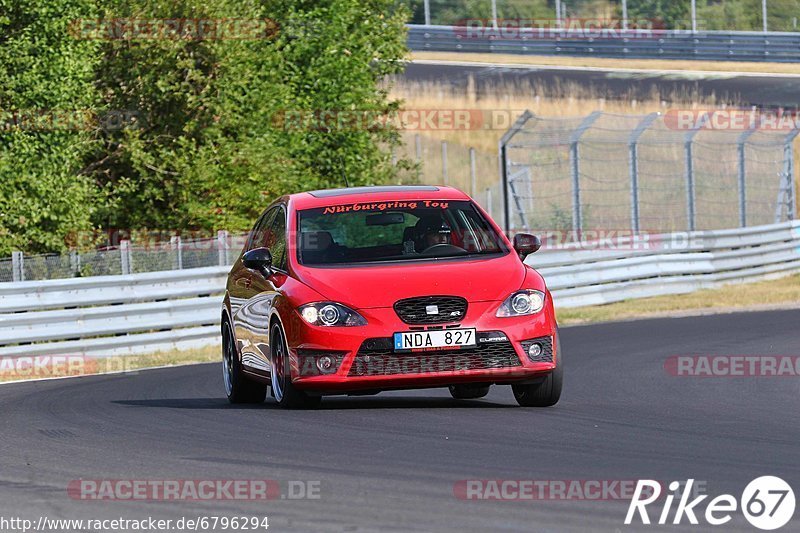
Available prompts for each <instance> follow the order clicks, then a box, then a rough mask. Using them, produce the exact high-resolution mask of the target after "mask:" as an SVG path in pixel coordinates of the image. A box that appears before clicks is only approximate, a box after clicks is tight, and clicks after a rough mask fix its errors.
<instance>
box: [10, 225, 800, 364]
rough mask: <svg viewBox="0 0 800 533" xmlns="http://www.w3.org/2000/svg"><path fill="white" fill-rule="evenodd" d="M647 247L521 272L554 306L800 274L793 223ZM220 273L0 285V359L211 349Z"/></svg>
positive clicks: (534, 261) (582, 251) (545, 259)
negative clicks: (542, 284) (540, 278)
mask: <svg viewBox="0 0 800 533" xmlns="http://www.w3.org/2000/svg"><path fill="white" fill-rule="evenodd" d="M649 242H650V245H649V246H644V247H641V246H633V245H629V243H626V242H625V241H624V240H618V241H616V242H614V243H613V245H612V246H605V245H602V246H601V247H600V248H598V249H593V248H595V246H594V244H593V243H583V244H582V245H571V246H570V247H569V248H567V249H560V250H549V249H543V250H542V251H540V252H539V253H537V254H534V255H531V256H530V257H529V258H528V259H527V263H528V264H530V265H533V266H535V267H536V268H537V269H538V270H539V271H540V272H541V273H542V274H543V275H544V276H545V279H546V280H547V283H548V286H549V287H550V290H551V291H552V292H553V295H554V299H555V303H556V307H575V306H580V305H595V304H603V303H609V302H616V301H620V300H625V299H632V298H642V297H647V296H657V295H663V294H681V293H688V292H692V291H695V290H697V289H702V288H709V287H714V286H717V285H719V284H721V283H731V282H745V281H753V280H756V279H760V278H764V277H769V276H779V275H785V274H787V273H791V272H798V271H800V222H799V221H792V222H786V223H782V224H772V225H768V226H758V227H750V228H743V229H734V230H721V231H706V232H693V233H687V234H680V235H678V234H672V235H664V236H650V238H649ZM676 243H683V244H681V245H679V246H676V245H675V244H676ZM587 248H589V249H587ZM227 270H228V267H210V268H198V269H192V270H179V271H168V272H151V273H146V274H132V275H127V276H98V277H93V278H77V279H64V280H49V281H31V282H21V283H4V284H0V357H15V356H31V355H56V354H57V355H72V354H83V355H88V356H107V355H119V354H127V353H142V352H152V351H157V350H166V349H182V348H192V347H198V346H203V345H209V344H216V343H218V342H219V319H220V306H221V302H222V297H221V296H222V293H223V290H224V285H225V277H226V275H227Z"/></svg>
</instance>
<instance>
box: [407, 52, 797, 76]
mask: <svg viewBox="0 0 800 533" xmlns="http://www.w3.org/2000/svg"><path fill="white" fill-rule="evenodd" d="M411 59H412V60H414V59H423V60H429V61H474V62H478V63H501V64H502V63H505V64H514V65H532V66H533V65H541V66H554V67H590V68H607V69H622V68H627V69H635V70H680V71H694V72H698V71H700V72H746V73H764V74H800V64H797V63H757V62H746V61H694V60H686V61H680V60H670V59H607V58H600V57H553V56H535V55H517V54H471V53H461V52H458V53H456V52H412V53H411Z"/></svg>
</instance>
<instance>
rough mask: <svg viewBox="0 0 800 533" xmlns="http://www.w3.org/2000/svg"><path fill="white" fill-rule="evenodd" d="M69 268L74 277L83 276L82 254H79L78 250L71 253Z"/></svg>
mask: <svg viewBox="0 0 800 533" xmlns="http://www.w3.org/2000/svg"><path fill="white" fill-rule="evenodd" d="M69 268H70V270H71V271H72V276H73V277H78V276H80V275H81V254H79V253H78V250H70V251H69Z"/></svg>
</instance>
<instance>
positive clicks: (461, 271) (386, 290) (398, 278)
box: [297, 253, 528, 309]
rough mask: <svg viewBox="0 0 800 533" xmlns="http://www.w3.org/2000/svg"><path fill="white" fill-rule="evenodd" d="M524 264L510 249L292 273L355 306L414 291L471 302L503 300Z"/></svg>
mask: <svg viewBox="0 0 800 533" xmlns="http://www.w3.org/2000/svg"><path fill="white" fill-rule="evenodd" d="M526 270H528V269H527V268H526V267H525V266H524V265H523V264H522V262H521V261H520V260H519V259H518V258H517V257H516V256H515V255H513V254H511V253H509V254H507V255H505V256H503V257H496V258H491V259H486V258H484V259H453V260H441V261H430V262H427V261H426V262H419V263H402V264H384V265H370V266H338V267H325V268H309V267H303V266H300V267H298V269H297V271H298V272H297V276H298V278H299V279H300V281H302V282H303V283H305V284H306V285H308V286H309V287H311V288H313V289H314V290H316V291H317V292H319V293H320V294H322V295H324V296H325V298H327V299H329V300H332V301H336V302H341V303H343V304H345V305H347V306H349V307H352V308H354V309H370V308H380V307H391V306H392V305H394V303H395V302H396V301H397V300H401V299H403V298H412V297H414V296H430V295H447V296H461V297H463V298H466V300H467V301H470V302H478V301H498V300H504V299H505V298H507V297H508V295H509V294H511V293H512V292H513V291H515V290H517V289H519V288H520V286H521V285H522V282H523V281H524V280H525V274H526Z"/></svg>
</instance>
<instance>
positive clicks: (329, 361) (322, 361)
mask: <svg viewBox="0 0 800 533" xmlns="http://www.w3.org/2000/svg"><path fill="white" fill-rule="evenodd" d="M317 370H319V371H320V373H321V374H333V373H334V372H336V360H335V359H334V358H333V357H331V356H330V355H323V356H322V357H317Z"/></svg>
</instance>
